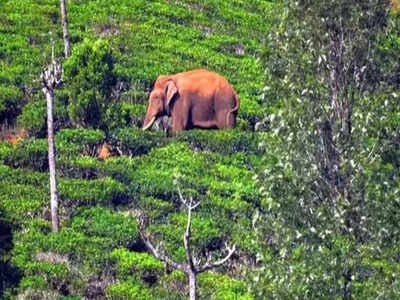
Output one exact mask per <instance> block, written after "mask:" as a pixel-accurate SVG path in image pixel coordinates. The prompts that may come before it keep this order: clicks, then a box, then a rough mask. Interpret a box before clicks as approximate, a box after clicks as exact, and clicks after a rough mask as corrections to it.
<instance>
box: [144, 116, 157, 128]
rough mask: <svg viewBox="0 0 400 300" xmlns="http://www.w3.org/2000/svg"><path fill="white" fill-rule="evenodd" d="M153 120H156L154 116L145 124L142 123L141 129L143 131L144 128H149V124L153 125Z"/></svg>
mask: <svg viewBox="0 0 400 300" xmlns="http://www.w3.org/2000/svg"><path fill="white" fill-rule="evenodd" d="M155 120H156V117H153V118H152V119H151V120H150V122H148V123H147V124H146V122H145V124H143V128H142V130H143V131H144V130H147V129H149V128H150V127H151V125H153V123H154V121H155Z"/></svg>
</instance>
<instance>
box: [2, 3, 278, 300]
mask: <svg viewBox="0 0 400 300" xmlns="http://www.w3.org/2000/svg"><path fill="white" fill-rule="evenodd" d="M273 5H275V4H273V3H270V2H267V1H251V3H250V2H249V3H248V2H247V1H141V0H139V1H137V0H134V1H131V0H129V1H106V0H100V1H86V0H85V1H70V2H68V17H69V24H70V27H69V29H70V35H71V42H72V56H71V58H70V59H69V60H68V61H67V62H65V66H64V73H65V74H64V77H65V78H66V82H65V84H64V85H63V87H61V88H60V89H58V90H57V91H56V99H55V101H56V103H55V106H56V109H55V120H56V128H57V132H56V151H57V174H58V192H59V197H60V201H61V211H60V216H61V228H62V229H61V231H60V232H59V233H52V232H51V231H50V223H49V213H50V208H49V192H48V188H49V183H48V174H47V170H48V162H47V139H46V124H45V122H46V110H45V109H46V107H45V106H46V104H45V100H44V97H43V94H42V92H41V86H40V80H39V77H38V75H39V74H40V70H41V68H42V67H43V65H44V64H45V63H46V62H48V61H49V59H50V57H51V51H52V47H54V49H55V56H56V57H62V56H63V44H62V39H61V37H62V31H61V26H60V19H61V17H60V12H59V1H55V0H51V1H48V0H46V1H3V2H2V3H1V4H0V58H1V59H0V65H1V67H0V91H1V92H0V117H1V121H2V122H3V124H9V125H14V124H16V125H18V126H19V128H23V129H24V130H26V131H27V133H28V136H29V137H27V138H25V139H23V140H22V141H20V142H19V143H18V144H16V145H15V146H12V145H10V144H9V143H8V142H7V141H4V142H1V143H0V161H1V163H2V165H1V167H0V178H1V179H0V181H1V183H0V185H1V189H0V191H1V192H0V194H1V196H0V197H1V200H0V204H1V206H0V207H1V211H0V213H1V220H2V224H1V225H2V228H3V227H4V229H2V230H4V233H3V234H4V236H5V240H4V242H3V243H2V248H1V255H2V256H1V257H2V266H1V269H0V272H1V273H0V276H1V277H2V285H1V288H2V290H1V294H2V295H3V297H5V298H13V297H16V296H17V295H18V297H22V298H23V299H56V298H57V299H81V298H84V297H85V298H87V299H99V298H110V299H184V298H185V297H186V296H185V295H186V292H187V279H186V278H185V276H184V274H183V273H179V272H178V271H174V272H171V271H172V270H170V269H169V267H168V266H166V265H164V264H163V263H161V262H159V261H157V260H156V259H155V258H153V257H152V256H150V255H149V254H148V253H147V252H146V251H145V248H144V245H143V243H142V242H141V240H140V238H139V236H138V233H137V230H136V225H137V221H136V217H135V216H136V212H137V210H138V209H140V210H143V211H144V212H145V214H146V215H147V216H148V218H149V220H150V224H149V230H150V232H151V233H152V236H153V238H154V241H155V242H156V241H159V242H161V241H162V243H163V247H164V249H165V251H166V252H167V253H169V255H170V256H171V258H173V259H175V260H177V261H182V260H184V259H185V253H184V249H183V242H182V241H183V240H182V236H183V231H184V229H185V225H186V218H187V217H186V212H185V210H184V208H183V206H182V205H181V203H180V202H179V200H178V190H177V188H178V187H180V188H181V189H182V192H183V194H184V195H185V196H186V197H193V198H195V199H196V200H200V201H201V206H200V207H199V208H198V209H197V210H196V211H195V213H194V217H193V237H192V242H193V247H194V251H195V254H196V256H198V257H203V258H204V257H205V256H204V255H205V253H208V252H210V253H213V255H214V257H215V258H216V259H217V258H218V257H219V256H221V255H223V253H221V250H222V249H223V245H224V242H225V241H228V242H229V243H230V244H233V243H236V244H237V245H238V247H239V249H240V250H239V252H238V253H237V254H236V255H235V256H234V258H233V260H232V262H230V263H229V264H227V265H226V266H225V267H224V268H222V269H221V270H217V271H216V272H208V273H204V274H202V275H201V276H200V279H199V280H200V281H199V288H200V290H199V295H200V296H201V297H202V298H204V299H234V298H235V299H253V298H254V297H253V296H252V294H251V293H249V292H248V289H247V285H246V282H245V278H244V274H245V271H246V270H250V269H251V266H252V264H254V262H255V253H256V248H257V246H256V245H255V244H254V243H252V240H253V238H254V237H253V236H252V232H253V230H252V223H251V222H252V217H253V215H254V213H255V212H256V210H257V208H259V207H260V206H261V205H262V204H261V202H262V197H261V194H260V193H259V192H258V187H257V186H256V183H255V180H254V178H253V177H254V175H255V174H256V172H257V171H258V170H260V169H261V166H262V165H263V163H262V154H263V153H264V151H263V150H262V149H261V148H260V147H259V142H260V141H259V136H260V133H255V132H254V131H253V129H254V125H255V123H256V122H257V121H260V120H261V118H262V117H263V116H264V114H265V110H266V106H265V105H261V103H260V97H259V96H260V91H261V89H262V87H263V68H262V66H261V64H260V63H259V62H258V59H257V57H258V54H259V51H260V48H261V46H260V44H261V43H262V41H263V39H264V35H265V33H266V32H267V31H268V30H269V27H270V24H269V23H268V19H267V18H266V17H265V16H266V15H268V13H269V12H270V8H271V7H272V6H273ZM200 67H202V68H208V69H210V70H214V71H216V72H218V73H220V74H222V75H224V76H226V78H228V80H229V81H230V82H231V84H232V85H233V86H234V88H235V89H236V91H237V92H238V94H239V96H240V99H241V108H240V111H239V119H238V127H237V128H236V129H235V130H231V131H201V130H193V131H189V132H184V133H181V134H178V135H176V136H175V135H174V136H167V135H166V134H165V133H163V132H142V131H141V130H140V129H139V128H140V125H141V122H142V119H143V117H144V114H145V110H146V105H147V98H148V93H149V91H150V90H151V87H152V84H153V83H154V81H155V79H156V78H157V76H158V75H161V74H170V73H171V74H172V73H177V72H180V71H184V70H189V69H193V68H200ZM99 78H100V80H99ZM101 78H106V80H107V82H105V81H104V80H102V79H101ZM95 90H96V91H97V93H96V97H97V98H96V99H95V101H97V102H96V104H97V105H96V106H97V107H98V108H99V109H98V111H97V114H96V115H93V114H91V115H90V113H91V111H92V110H93V106H91V107H90V103H89V104H88V103H87V101H89V100H87V99H90V95H89V94H90V93H91V92H92V91H95ZM72 99H74V100H72ZM85 101H86V102H85ZM92 104H93V103H92ZM105 142H107V144H108V145H109V147H110V149H111V152H112V156H111V157H109V158H107V159H106V160H99V159H98V158H97V155H98V153H99V150H100V147H101V145H102V144H103V143H105ZM176 181H177V182H176ZM2 236H3V235H2Z"/></svg>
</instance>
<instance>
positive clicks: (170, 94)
mask: <svg viewBox="0 0 400 300" xmlns="http://www.w3.org/2000/svg"><path fill="white" fill-rule="evenodd" d="M176 93H178V88H177V87H176V85H175V83H174V82H173V81H168V83H167V87H166V94H167V105H166V106H167V107H169V105H170V104H171V101H172V99H173V98H174V96H175V94H176Z"/></svg>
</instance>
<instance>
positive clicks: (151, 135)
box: [111, 127, 165, 156]
mask: <svg viewBox="0 0 400 300" xmlns="http://www.w3.org/2000/svg"><path fill="white" fill-rule="evenodd" d="M164 143H165V137H164V134H163V133H162V132H151V131H142V130H141V129H139V128H132V127H127V128H120V129H118V130H116V131H115V132H113V133H112V134H111V145H112V146H113V147H115V148H117V149H119V151H121V152H122V153H123V154H125V155H129V156H135V155H141V154H146V153H148V152H149V151H150V150H151V149H152V148H154V147H157V146H162V145H163V144H164Z"/></svg>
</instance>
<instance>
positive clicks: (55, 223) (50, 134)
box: [46, 89, 59, 232]
mask: <svg viewBox="0 0 400 300" xmlns="http://www.w3.org/2000/svg"><path fill="white" fill-rule="evenodd" d="M46 100H47V140H48V144H49V172H50V207H51V224H52V228H53V231H56V232H57V231H58V230H59V218H58V195H57V180H56V159H55V147H54V123H53V103H54V92H53V90H52V89H49V90H47V91H46Z"/></svg>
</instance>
